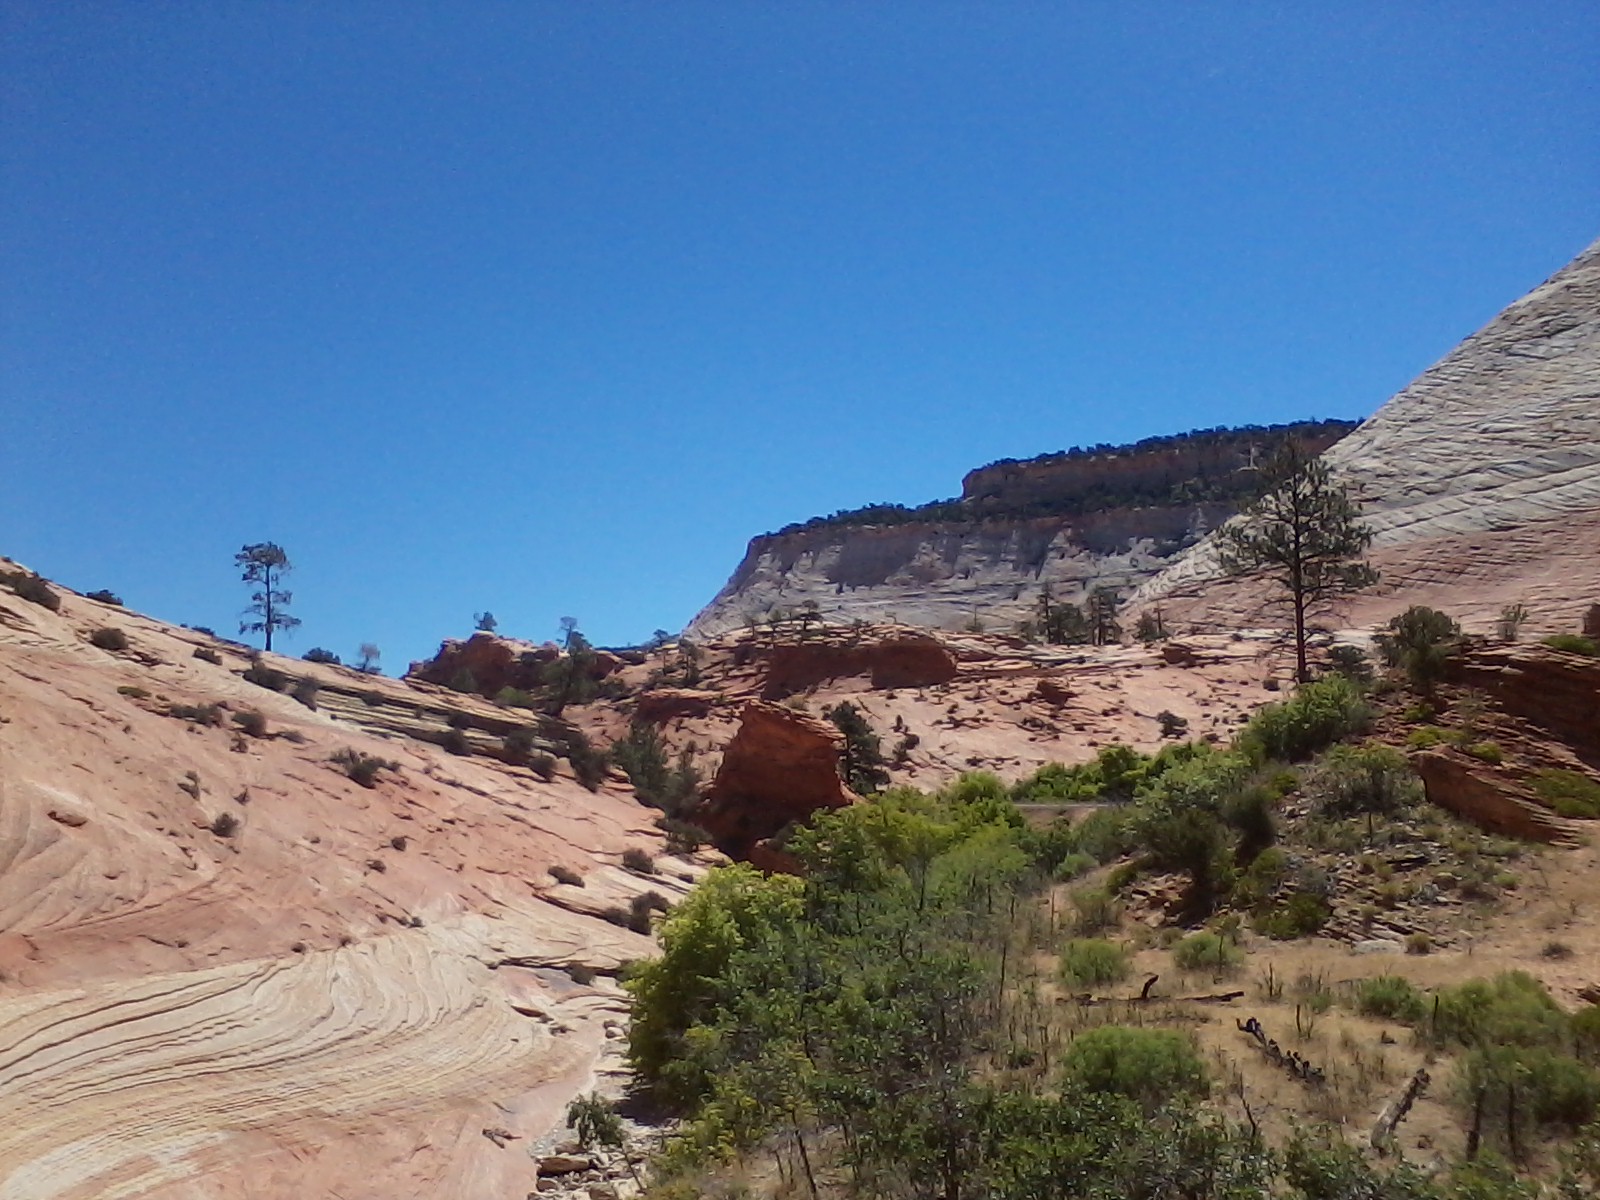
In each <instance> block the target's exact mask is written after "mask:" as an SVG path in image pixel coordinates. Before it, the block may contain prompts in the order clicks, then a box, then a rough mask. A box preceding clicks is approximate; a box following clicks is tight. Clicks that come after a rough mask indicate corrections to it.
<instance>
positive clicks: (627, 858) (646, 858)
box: [622, 846, 656, 875]
mask: <svg viewBox="0 0 1600 1200" xmlns="http://www.w3.org/2000/svg"><path fill="white" fill-rule="evenodd" d="M622 865H623V866H624V867H626V868H627V869H628V870H630V871H634V872H636V873H637V874H640V875H654V874H655V873H656V860H655V859H653V858H651V857H650V855H649V854H648V853H646V852H645V851H643V850H640V849H639V848H638V847H637V846H629V847H628V848H627V849H626V850H624V851H623V852H622Z"/></svg>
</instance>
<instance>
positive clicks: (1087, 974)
mask: <svg viewBox="0 0 1600 1200" xmlns="http://www.w3.org/2000/svg"><path fill="white" fill-rule="evenodd" d="M1127 977H1128V955H1127V952H1126V951H1124V950H1123V948H1122V947H1121V946H1119V945H1117V943H1115V942H1108V941H1106V940H1105V939H1103V938H1074V939H1073V940H1072V941H1070V942H1068V943H1067V944H1066V945H1065V946H1063V947H1062V948H1061V982H1062V983H1063V984H1065V985H1066V986H1067V987H1076V988H1087V987H1100V986H1103V985H1105V984H1108V983H1118V982H1120V981H1122V980H1124V979H1126V978H1127Z"/></svg>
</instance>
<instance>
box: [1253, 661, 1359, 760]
mask: <svg viewBox="0 0 1600 1200" xmlns="http://www.w3.org/2000/svg"><path fill="white" fill-rule="evenodd" d="M1371 722H1372V709H1371V707H1370V706H1369V705H1368V704H1367V701H1366V698H1365V696H1363V695H1362V692H1361V688H1360V687H1359V686H1358V685H1357V684H1355V683H1354V682H1352V681H1351V680H1349V679H1346V678H1345V677H1344V676H1343V675H1331V676H1329V677H1327V678H1326V679H1318V680H1316V681H1314V682H1312V683H1307V684H1303V685H1302V686H1301V687H1300V688H1299V690H1298V691H1296V692H1295V694H1294V695H1293V696H1291V697H1290V698H1289V699H1288V700H1285V701H1283V702H1282V703H1279V704H1269V705H1267V706H1266V707H1265V708H1263V709H1261V710H1260V711H1259V712H1258V713H1256V715H1255V716H1253V717H1251V718H1250V721H1249V723H1248V724H1247V725H1246V726H1245V727H1244V729H1242V730H1241V731H1240V733H1239V737H1238V744H1239V746H1240V748H1241V749H1243V750H1244V751H1245V753H1246V754H1247V755H1249V756H1250V757H1251V759H1252V760H1253V761H1256V762H1265V761H1270V760H1274V759H1276V760H1281V761H1284V762H1300V761H1302V760H1304V759H1307V758H1310V757H1311V756H1312V755H1313V754H1315V753H1317V751H1319V750H1322V749H1324V748H1325V747H1327V746H1330V745H1332V744H1333V743H1334V742H1337V741H1339V740H1341V739H1343V738H1347V737H1349V736H1350V735H1352V734H1356V733H1361V732H1363V731H1365V730H1366V728H1367V726H1368V725H1369V724H1371Z"/></svg>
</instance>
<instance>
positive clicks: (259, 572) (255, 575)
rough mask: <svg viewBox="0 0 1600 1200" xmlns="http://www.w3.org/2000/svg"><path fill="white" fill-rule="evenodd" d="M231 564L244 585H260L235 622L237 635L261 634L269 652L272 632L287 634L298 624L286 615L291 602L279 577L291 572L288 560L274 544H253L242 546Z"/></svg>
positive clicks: (290, 597) (289, 595)
mask: <svg viewBox="0 0 1600 1200" xmlns="http://www.w3.org/2000/svg"><path fill="white" fill-rule="evenodd" d="M233 561H234V564H235V565H236V566H238V567H239V568H241V570H242V572H243V573H242V574H241V576H240V578H241V579H243V580H244V582H245V583H258V584H260V585H261V590H260V591H258V592H252V593H251V594H250V604H249V606H248V607H247V608H246V609H245V610H244V619H243V620H242V621H240V622H239V632H240V633H260V634H264V635H265V636H266V648H267V650H269V651H270V650H271V649H272V634H273V632H274V631H275V630H279V629H281V630H284V631H285V632H287V631H288V630H291V629H293V628H295V627H296V626H298V625H299V624H300V619H299V618H298V617H291V616H290V615H289V613H288V612H287V611H286V610H287V609H288V607H289V602H290V601H291V600H293V599H294V596H293V594H292V593H290V592H288V591H286V590H285V589H284V586H283V577H284V576H285V575H287V574H288V573H289V572H290V570H291V569H292V567H291V564H290V562H289V556H288V555H287V554H285V553H284V552H283V547H282V546H279V545H278V544H277V543H275V542H257V543H256V544H254V545H252V546H245V547H244V548H243V549H242V550H240V551H239V553H238V554H235V555H234V556H233Z"/></svg>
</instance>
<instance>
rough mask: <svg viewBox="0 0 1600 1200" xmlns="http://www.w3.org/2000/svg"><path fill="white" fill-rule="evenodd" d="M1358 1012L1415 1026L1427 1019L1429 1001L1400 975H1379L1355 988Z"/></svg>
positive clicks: (1364, 980) (1363, 981)
mask: <svg viewBox="0 0 1600 1200" xmlns="http://www.w3.org/2000/svg"><path fill="white" fill-rule="evenodd" d="M1356 1011H1357V1012H1359V1013H1361V1014H1362V1015H1364V1016H1368V1017H1381V1018H1383V1019H1384V1020H1388V1021H1402V1022H1404V1023H1405V1024H1407V1025H1415V1024H1416V1023H1417V1022H1419V1021H1421V1020H1422V1018H1423V1017H1424V1016H1426V1015H1427V1011H1428V1006H1427V1001H1426V1000H1425V999H1424V998H1423V995H1422V993H1421V992H1419V991H1417V989H1416V988H1415V987H1413V986H1412V984H1411V981H1410V980H1409V979H1406V978H1405V977H1404V976H1401V975H1379V976H1376V977H1375V978H1373V979H1363V980H1362V981H1361V982H1360V983H1358V984H1356Z"/></svg>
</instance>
